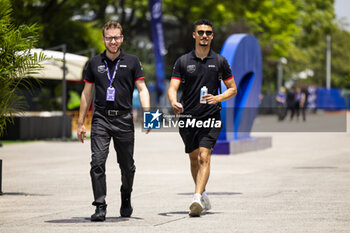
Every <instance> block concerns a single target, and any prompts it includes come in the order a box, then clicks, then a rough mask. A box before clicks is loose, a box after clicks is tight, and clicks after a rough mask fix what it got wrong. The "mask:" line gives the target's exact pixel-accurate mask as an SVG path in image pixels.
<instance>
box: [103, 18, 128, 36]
mask: <svg viewBox="0 0 350 233" xmlns="http://www.w3.org/2000/svg"><path fill="white" fill-rule="evenodd" d="M111 28H113V29H114V28H118V29H120V33H121V34H123V28H122V26H121V25H120V23H118V22H117V21H108V22H107V23H106V24H105V25H103V28H102V35H103V36H105V30H108V29H111Z"/></svg>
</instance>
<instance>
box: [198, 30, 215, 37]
mask: <svg viewBox="0 0 350 233" xmlns="http://www.w3.org/2000/svg"><path fill="white" fill-rule="evenodd" d="M197 33H198V35H200V36H203V35H204V33H205V34H206V35H207V36H211V34H213V31H203V30H199V31H197Z"/></svg>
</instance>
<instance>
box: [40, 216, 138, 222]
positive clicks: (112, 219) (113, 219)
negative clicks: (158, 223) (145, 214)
mask: <svg viewBox="0 0 350 233" xmlns="http://www.w3.org/2000/svg"><path fill="white" fill-rule="evenodd" d="M129 219H137V220H143V218H138V217H130V218H122V217H106V221H104V222H126V221H129ZM45 222H46V223H92V221H90V218H84V217H73V218H70V219H55V220H49V221H45ZM97 223H98V222H97Z"/></svg>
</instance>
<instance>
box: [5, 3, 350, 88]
mask: <svg viewBox="0 0 350 233" xmlns="http://www.w3.org/2000/svg"><path fill="white" fill-rule="evenodd" d="M11 3H12V6H13V9H14V16H15V20H16V21H15V22H16V25H22V24H24V23H25V24H27V23H29V24H33V23H36V25H38V30H39V32H40V33H39V35H40V37H39V43H38V45H39V46H40V47H43V48H49V47H52V46H56V45H59V44H63V43H66V44H67V47H68V51H69V52H76V51H80V50H85V49H87V48H95V50H96V52H97V53H99V52H102V51H103V50H104V45H103V43H102V42H101V27H102V25H103V24H104V23H105V22H106V21H107V20H110V19H117V20H118V21H119V22H120V23H121V24H122V26H123V28H124V35H125V41H124V44H123V48H124V49H125V50H126V51H127V52H130V53H133V54H136V55H138V56H139V57H140V60H141V61H142V63H143V66H144V71H145V75H146V76H147V79H146V80H150V79H149V78H151V79H152V78H153V77H154V76H155V71H154V61H153V52H152V51H151V50H150V49H149V48H146V47H142V46H141V47H140V46H139V42H140V41H141V42H142V40H145V37H146V41H147V40H151V38H150V35H151V33H150V25H149V18H147V13H148V0H121V1H116V0H106V1H98V0H84V1H83V0H71V1H59V0H42V1H37V0H36V1H33V0H21V1H18V0H11ZM333 5H334V0H293V1H292V0H221V1H215V0H206V1H202V0H192V1H188V0H176V1H174V0H163V1H162V6H163V15H164V19H165V20H164V27H163V29H164V33H165V34H164V36H165V43H166V44H165V45H166V49H167V50H168V54H167V55H166V58H165V60H166V63H165V64H166V74H167V76H170V74H171V72H172V66H173V63H174V61H175V59H176V58H178V57H179V55H180V54H182V53H184V52H188V51H190V50H191V49H192V48H193V39H192V25H193V22H194V21H196V20H197V19H199V18H208V19H210V20H211V21H212V22H213V23H214V32H215V37H214V41H213V48H214V50H216V51H220V49H221V47H222V45H223V43H224V41H225V40H226V38H227V37H228V36H230V35H231V34H233V33H250V34H253V35H254V36H256V37H257V39H258V40H259V43H260V45H261V47H262V53H263V75H264V79H263V90H265V91H275V90H276V76H277V74H276V66H277V61H278V59H279V58H280V57H286V58H287V60H288V64H286V65H284V66H283V67H284V78H285V81H287V80H289V79H292V78H293V77H294V76H295V75H296V74H298V73H300V72H301V71H303V70H305V69H311V70H313V71H314V76H313V77H309V78H308V79H307V81H308V82H309V83H310V84H316V85H324V83H325V81H324V80H325V53H326V52H325V49H326V47H325V46H326V45H325V37H326V35H327V34H331V35H332V36H333V51H332V52H333V59H332V78H333V77H334V79H332V86H333V85H334V86H335V87H342V85H345V86H346V87H348V88H349V81H348V79H349V72H348V65H347V64H346V61H348V54H350V51H349V48H348V46H347V45H346V44H344V43H345V41H347V40H349V34H348V33H346V32H345V31H343V30H341V29H339V26H338V25H336V24H335V22H334V18H335V13H334V6H333ZM107 7H108V9H109V10H112V12H107V11H106V9H107ZM88 12H94V13H95V14H96V17H95V18H94V20H93V21H91V22H84V21H73V20H72V17H73V16H74V15H78V14H86V13H88ZM335 56H336V57H335Z"/></svg>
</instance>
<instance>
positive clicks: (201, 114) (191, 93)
mask: <svg viewBox="0 0 350 233" xmlns="http://www.w3.org/2000/svg"><path fill="white" fill-rule="evenodd" d="M192 36H193V38H194V39H195V49H194V50H193V51H191V52H190V53H187V54H185V55H183V56H181V57H180V58H179V59H177V61H176V63H175V66H174V69H173V74H172V79H171V82H170V86H169V90H168V97H169V100H170V103H171V105H172V107H173V110H174V112H175V114H181V115H180V118H182V117H188V116H191V118H190V120H191V121H193V120H194V119H195V120H196V122H202V123H203V122H205V121H207V120H208V119H210V120H213V119H214V120H215V121H219V123H221V122H220V110H221V104H220V102H222V101H225V100H228V99H230V98H232V97H233V96H235V95H236V93H237V88H236V84H235V81H234V79H233V76H232V72H231V69H230V66H229V64H228V62H227V61H226V59H225V58H224V57H222V56H220V55H219V54H217V53H215V52H214V51H213V50H212V49H211V48H210V44H211V42H212V40H213V38H214V33H213V26H212V24H211V22H210V21H209V20H206V19H201V20H198V21H196V22H195V24H194V31H193V35H192ZM221 79H222V80H223V81H224V84H225V85H226V87H227V90H226V91H225V92H223V93H220V94H219V93H218V89H221V88H220V87H221ZM181 83H183V87H182V90H183V95H182V101H180V102H181V103H180V102H178V100H177V91H178V89H179V86H180V84H181ZM205 93H207V94H205ZM200 126H201V123H199V124H196V125H195V126H194V127H183V128H180V129H179V131H180V135H181V138H182V140H183V142H184V144H185V152H186V153H188V154H189V158H190V163H191V174H192V178H193V180H194V183H195V193H194V196H193V201H192V203H191V204H190V207H189V208H190V212H189V215H190V216H191V217H198V216H200V214H201V213H202V211H203V210H209V209H210V208H211V204H210V202H209V198H208V195H207V193H206V192H205V187H206V184H207V182H208V179H209V172H210V156H211V152H212V149H213V147H214V145H215V143H216V140H217V139H218V137H219V134H220V131H221V128H222V124H220V127H218V126H217V125H216V124H215V126H214V127H207V128H206V127H200Z"/></svg>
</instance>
